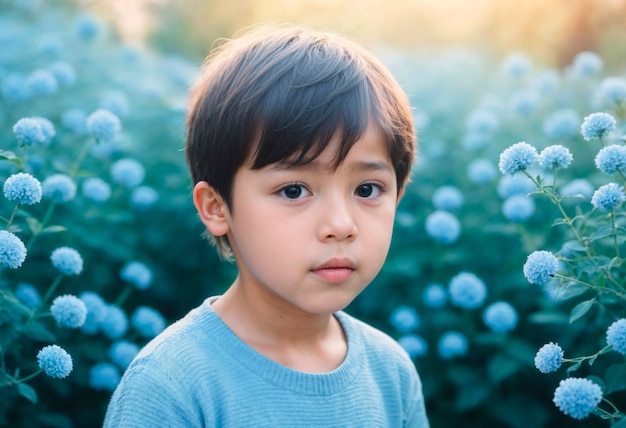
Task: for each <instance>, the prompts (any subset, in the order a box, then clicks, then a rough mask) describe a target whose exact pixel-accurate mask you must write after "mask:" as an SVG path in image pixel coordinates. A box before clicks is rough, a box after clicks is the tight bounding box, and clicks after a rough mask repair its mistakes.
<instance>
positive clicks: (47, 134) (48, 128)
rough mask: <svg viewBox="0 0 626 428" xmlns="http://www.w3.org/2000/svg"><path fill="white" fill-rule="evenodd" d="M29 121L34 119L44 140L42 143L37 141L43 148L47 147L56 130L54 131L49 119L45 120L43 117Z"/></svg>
mask: <svg viewBox="0 0 626 428" xmlns="http://www.w3.org/2000/svg"><path fill="white" fill-rule="evenodd" d="M31 119H34V120H36V121H37V122H39V126H40V127H41V132H43V136H44V139H43V140H42V141H39V143H40V144H43V145H44V146H47V145H49V144H50V142H51V141H52V138H53V137H54V136H55V135H56V134H57V131H56V129H54V124H53V123H52V122H50V120H49V119H46V118H45V117H39V116H36V117H33V118H31Z"/></svg>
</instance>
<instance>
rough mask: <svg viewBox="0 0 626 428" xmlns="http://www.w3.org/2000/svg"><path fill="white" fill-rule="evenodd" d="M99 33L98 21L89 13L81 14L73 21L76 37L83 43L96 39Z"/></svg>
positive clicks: (99, 25) (99, 24)
mask: <svg viewBox="0 0 626 428" xmlns="http://www.w3.org/2000/svg"><path fill="white" fill-rule="evenodd" d="M101 31H102V29H101V23H100V20H99V19H98V18H96V17H95V16H93V15H91V14H89V13H84V14H82V15H81V16H79V17H78V18H76V20H75V21H74V33H75V34H76V37H77V38H78V39H80V40H83V41H85V42H91V41H93V40H95V39H97V38H98V36H99V35H100V33H101Z"/></svg>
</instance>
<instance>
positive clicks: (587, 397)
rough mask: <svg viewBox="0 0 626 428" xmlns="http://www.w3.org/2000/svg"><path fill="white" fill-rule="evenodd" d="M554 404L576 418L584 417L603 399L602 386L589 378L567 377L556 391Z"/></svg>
mask: <svg viewBox="0 0 626 428" xmlns="http://www.w3.org/2000/svg"><path fill="white" fill-rule="evenodd" d="M552 401H553V402H554V404H556V406H557V407H558V408H559V410H561V411H562V412H563V413H565V414H566V415H568V416H571V417H572V418H574V419H584V418H586V417H587V416H589V414H591V412H592V411H593V410H594V409H595V408H596V406H597V405H598V404H600V401H602V388H600V386H599V385H597V384H595V383H593V382H592V381H590V380H589V379H583V378H573V377H570V378H567V379H563V380H562V381H561V382H559V386H558V387H557V388H556V390H555V391H554V398H553V399H552Z"/></svg>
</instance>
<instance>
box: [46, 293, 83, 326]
mask: <svg viewBox="0 0 626 428" xmlns="http://www.w3.org/2000/svg"><path fill="white" fill-rule="evenodd" d="M50 313H51V314H52V318H54V320H55V321H56V322H57V323H59V325H61V326H63V327H69V328H80V327H82V325H83V324H85V320H86V319H87V306H86V305H85V303H84V302H83V301H82V300H81V299H79V298H78V297H76V296H73V295H71V294H66V295H63V296H58V297H56V298H55V299H54V300H53V301H52V305H51V306H50Z"/></svg>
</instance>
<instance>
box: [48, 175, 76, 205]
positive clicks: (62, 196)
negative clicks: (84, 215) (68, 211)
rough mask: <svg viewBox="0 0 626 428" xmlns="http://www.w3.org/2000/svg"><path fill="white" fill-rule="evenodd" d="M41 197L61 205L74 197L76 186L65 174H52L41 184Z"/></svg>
mask: <svg viewBox="0 0 626 428" xmlns="http://www.w3.org/2000/svg"><path fill="white" fill-rule="evenodd" d="M41 186H42V188H43V197H44V198H46V199H51V200H53V201H54V202H56V203H58V204H61V203H64V202H69V201H71V200H72V199H74V198H75V197H76V184H75V183H74V181H73V180H72V179H71V178H70V177H69V176H67V175H65V174H52V175H50V176H48V177H46V178H45V180H44V181H43V183H42V184H41Z"/></svg>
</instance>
